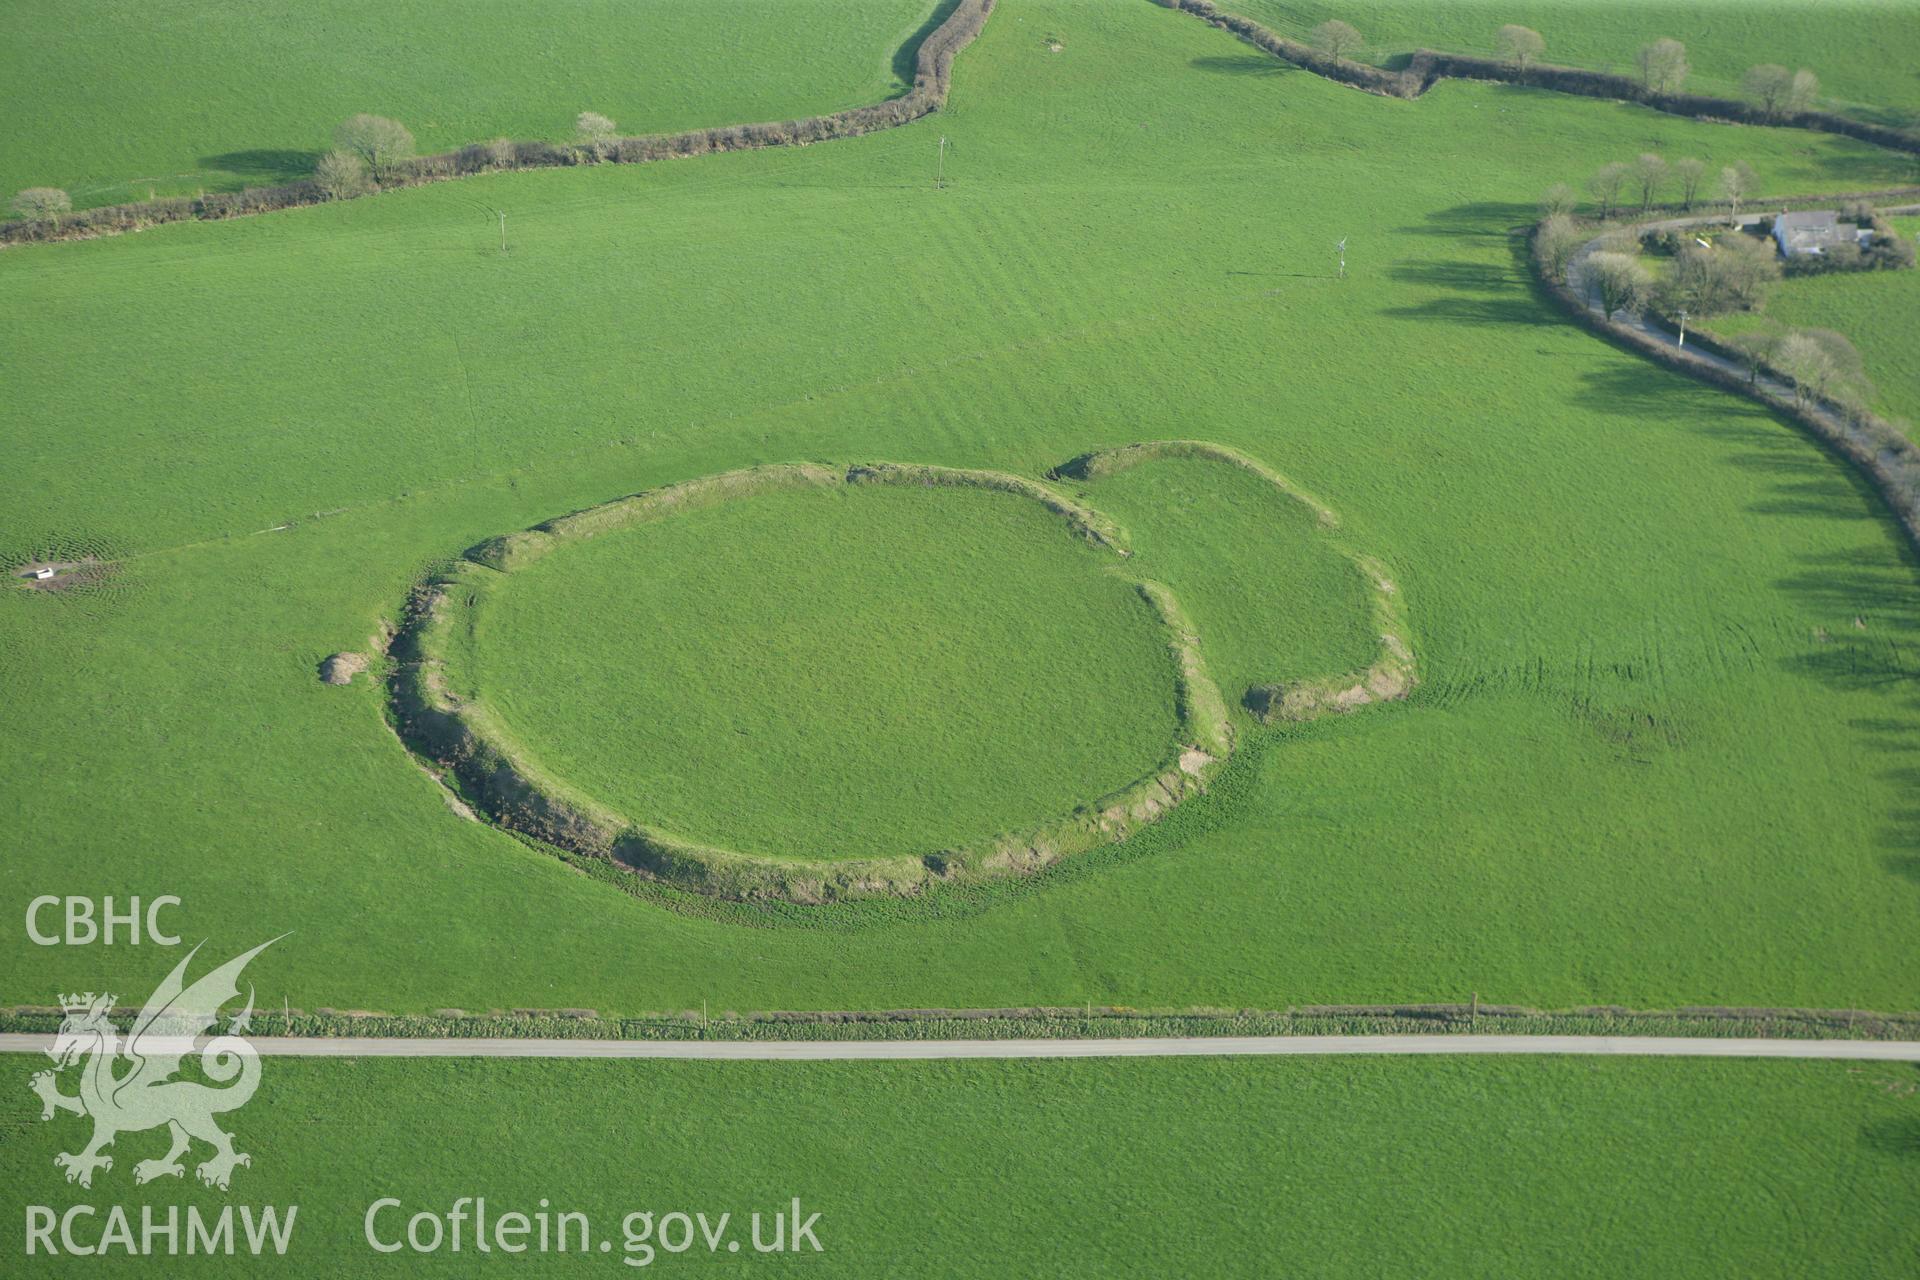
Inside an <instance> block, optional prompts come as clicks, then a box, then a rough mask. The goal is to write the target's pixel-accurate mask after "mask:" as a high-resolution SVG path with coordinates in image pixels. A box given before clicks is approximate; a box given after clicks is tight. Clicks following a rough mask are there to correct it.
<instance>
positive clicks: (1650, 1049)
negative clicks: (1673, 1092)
mask: <svg viewBox="0 0 1920 1280" xmlns="http://www.w3.org/2000/svg"><path fill="white" fill-rule="evenodd" d="M53 1039H54V1038H53V1036H51V1035H28V1034H19V1033H10V1034H5V1035H0V1053H45V1052H47V1051H48V1050H49V1049H50V1048H51V1047H52V1045H53ZM250 1043H251V1044H252V1045H253V1047H254V1048H255V1049H256V1050H257V1051H258V1052H259V1053H260V1054H261V1055H262V1056H265V1057H284V1058H648V1059H668V1060H704V1061H732V1062H898V1061H929V1060H933V1061H940V1060H952V1059H958V1058H993V1059H1006V1060H1015V1059H1029V1058H1191V1057H1225V1058H1248V1057H1330V1056H1342V1055H1388V1056H1394V1057H1406V1056H1420V1057H1426V1056H1451V1057H1460V1056H1488V1055H1513V1054H1527V1055H1546V1056H1567V1055H1573V1056H1597V1057H1656V1058H1795V1059H1820V1060H1827V1061H1872V1062H1920V1041H1916V1040H1788V1039H1777V1040H1776V1039H1756V1038H1743V1039H1731V1038H1728V1039H1716V1038H1712V1037H1704V1036H1700V1037H1696V1036H1563V1035H1472V1034H1467V1035H1431V1034H1426V1035H1420V1034H1416V1035H1343V1036H1156V1037H1128V1038H1118V1039H1084V1040H1053V1039H1028V1040H536V1039H515V1038H511V1037H493V1038H473V1039H428V1038H411V1037H374V1036H319V1037H312V1038H307V1037H294V1038H279V1037H263V1038H259V1039H255V1040H253V1041H251V1042H250Z"/></svg>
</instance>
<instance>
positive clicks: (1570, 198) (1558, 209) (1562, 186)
mask: <svg viewBox="0 0 1920 1280" xmlns="http://www.w3.org/2000/svg"><path fill="white" fill-rule="evenodd" d="M1578 201H1579V197H1578V196H1576V195H1575V194H1574V191H1573V188H1572V187H1570V186H1568V185H1567V184H1566V183H1564V182H1556V183H1554V184H1553V185H1552V186H1550V187H1548V188H1547V189H1546V190H1545V191H1544V192H1542V193H1541V195H1540V212H1541V213H1544V214H1547V215H1549V216H1551V215H1553V214H1556V213H1572V212H1573V206H1574V205H1575V204H1576V203H1578Z"/></svg>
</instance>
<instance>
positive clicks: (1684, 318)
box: [1674, 307, 1687, 347]
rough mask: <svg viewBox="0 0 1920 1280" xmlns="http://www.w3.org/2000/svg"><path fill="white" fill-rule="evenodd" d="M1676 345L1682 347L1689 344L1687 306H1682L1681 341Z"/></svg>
mask: <svg viewBox="0 0 1920 1280" xmlns="http://www.w3.org/2000/svg"><path fill="white" fill-rule="evenodd" d="M1674 345H1676V346H1681V347H1684V346H1686V345H1687V309H1686V308H1685V307H1682V308H1680V341H1679V342H1678V343H1676V344H1674Z"/></svg>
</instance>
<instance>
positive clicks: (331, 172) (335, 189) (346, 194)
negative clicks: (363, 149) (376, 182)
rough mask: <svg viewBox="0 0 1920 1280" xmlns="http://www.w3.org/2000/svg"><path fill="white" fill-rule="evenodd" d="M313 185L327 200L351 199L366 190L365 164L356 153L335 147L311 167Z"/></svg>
mask: <svg viewBox="0 0 1920 1280" xmlns="http://www.w3.org/2000/svg"><path fill="white" fill-rule="evenodd" d="M313 184H314V185H315V186H316V187H319V188H320V194H321V195H323V196H325V197H326V198H327V199H329V200H347V199H351V198H352V197H354V196H357V195H360V194H361V193H362V192H364V191H366V189H367V186H368V183H367V162H366V161H365V160H362V159H361V158H360V155H359V153H358V152H355V151H348V150H347V149H346V148H345V147H335V148H334V149H333V150H332V151H329V152H327V153H326V154H325V155H323V156H321V157H320V160H319V163H317V164H315V165H314V166H313Z"/></svg>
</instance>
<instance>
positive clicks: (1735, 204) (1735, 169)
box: [1720, 160, 1759, 223]
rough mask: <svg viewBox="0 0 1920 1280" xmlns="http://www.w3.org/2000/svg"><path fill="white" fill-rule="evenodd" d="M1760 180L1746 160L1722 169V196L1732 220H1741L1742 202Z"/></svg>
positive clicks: (1736, 221)
mask: <svg viewBox="0 0 1920 1280" xmlns="http://www.w3.org/2000/svg"><path fill="white" fill-rule="evenodd" d="M1758 181H1759V179H1758V178H1756V177H1755V176H1754V172H1753V169H1752V168H1751V167H1750V166H1749V165H1748V164H1747V162H1746V161H1745V160H1741V161H1738V162H1737V163H1734V164H1730V165H1728V166H1727V167H1726V168H1724V169H1722V170H1721V171H1720V198H1721V199H1722V200H1725V201H1726V202H1727V210H1728V212H1727V216H1728V218H1729V219H1730V220H1731V221H1733V222H1735V223H1738V222H1739V221H1740V202H1741V201H1742V200H1745V199H1746V198H1747V197H1748V196H1750V195H1752V194H1753V188H1754V185H1755V184H1756V183H1757V182H1758Z"/></svg>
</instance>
